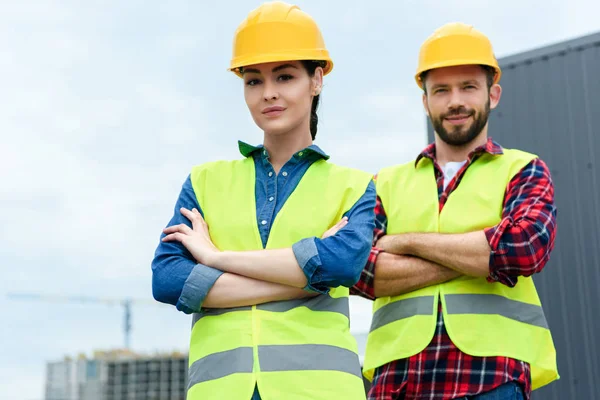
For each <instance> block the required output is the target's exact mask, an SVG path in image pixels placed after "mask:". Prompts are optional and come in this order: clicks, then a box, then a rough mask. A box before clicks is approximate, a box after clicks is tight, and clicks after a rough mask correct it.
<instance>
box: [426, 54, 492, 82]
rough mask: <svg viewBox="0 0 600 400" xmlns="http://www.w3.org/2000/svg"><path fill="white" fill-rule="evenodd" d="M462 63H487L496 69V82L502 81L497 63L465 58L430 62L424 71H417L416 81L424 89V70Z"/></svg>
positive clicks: (455, 65) (456, 65)
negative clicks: (422, 76) (422, 77)
mask: <svg viewBox="0 0 600 400" xmlns="http://www.w3.org/2000/svg"><path fill="white" fill-rule="evenodd" d="M461 65H486V66H488V67H491V68H494V70H496V75H495V76H494V84H496V83H498V82H499V81H500V78H501V77H502V70H501V69H500V67H499V66H498V65H496V64H492V63H485V62H482V61H481V60H476V59H463V60H452V61H442V62H439V63H433V64H430V65H428V67H427V69H424V70H422V71H417V74H416V75H415V81H416V82H417V85H419V87H420V88H421V89H423V82H422V81H421V75H422V74H423V73H424V72H427V71H431V70H433V69H438V68H445V67H458V66H461Z"/></svg>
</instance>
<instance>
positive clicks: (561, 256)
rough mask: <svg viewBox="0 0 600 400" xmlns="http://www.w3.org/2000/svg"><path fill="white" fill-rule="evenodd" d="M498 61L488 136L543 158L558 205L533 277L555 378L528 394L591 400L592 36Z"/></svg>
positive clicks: (597, 179)
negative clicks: (548, 250)
mask: <svg viewBox="0 0 600 400" xmlns="http://www.w3.org/2000/svg"><path fill="white" fill-rule="evenodd" d="M499 61H500V65H501V67H502V71H503V76H502V79H501V82H500V84H501V86H502V88H503V92H502V97H501V100H500V104H499V106H498V108H496V109H495V110H493V111H492V114H491V116H490V128H489V134H490V136H492V137H493V138H494V139H495V140H497V141H498V142H499V143H500V144H501V145H503V146H504V147H507V148H511V147H512V148H519V149H522V150H525V151H529V152H532V153H535V154H538V155H539V156H540V157H541V158H542V159H543V160H544V161H545V162H546V163H547V164H548V166H549V168H550V170H551V173H552V176H553V181H554V185H555V200H556V204H557V208H558V223H557V226H558V231H557V238H556V245H555V249H554V252H553V253H552V256H551V260H550V261H549V263H548V264H547V265H546V268H545V270H544V271H542V273H540V274H538V275H537V276H535V277H534V281H535V282H536V285H537V287H538V291H539V293H540V297H541V299H542V303H543V306H544V310H545V313H546V317H547V319H548V323H549V325H550V328H551V330H552V334H553V338H554V340H555V344H556V348H557V353H558V367H559V374H560V375H561V379H560V380H558V381H555V382H554V383H552V384H550V385H548V386H546V387H545V388H542V389H540V390H538V391H535V392H534V394H533V400H559V399H560V400H564V399H568V400H575V399H600V344H599V341H600V308H599V307H600V232H599V231H600V32H599V33H597V34H593V35H589V36H586V37H581V38H578V39H575V40H571V41H568V42H563V43H560V44H557V45H553V46H549V47H545V48H541V49H536V50H533V51H529V52H526V53H522V54H518V55H514V56H510V57H506V58H504V59H501V60H499ZM427 123H428V137H429V139H430V141H431V140H433V132H432V129H431V125H430V124H429V122H427Z"/></svg>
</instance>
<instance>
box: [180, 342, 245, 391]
mask: <svg viewBox="0 0 600 400" xmlns="http://www.w3.org/2000/svg"><path fill="white" fill-rule="evenodd" d="M253 365H254V355H253V352H252V347H238V348H237V349H233V350H227V351H222V352H220V353H214V354H209V355H207V356H206V357H202V358H201V359H199V360H197V361H194V363H193V364H192V365H191V366H190V369H189V376H188V378H189V383H188V390H189V389H190V388H191V387H192V386H194V385H195V384H197V383H202V382H206V381H211V380H213V379H219V378H223V377H225V376H228V375H231V374H236V373H251V372H252V367H253Z"/></svg>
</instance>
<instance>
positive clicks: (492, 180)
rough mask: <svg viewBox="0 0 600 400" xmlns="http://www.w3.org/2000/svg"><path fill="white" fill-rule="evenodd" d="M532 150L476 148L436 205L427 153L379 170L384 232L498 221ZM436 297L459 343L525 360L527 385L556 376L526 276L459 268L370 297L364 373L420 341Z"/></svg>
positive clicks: (454, 228)
mask: <svg viewBox="0 0 600 400" xmlns="http://www.w3.org/2000/svg"><path fill="white" fill-rule="evenodd" d="M535 157H536V156H535V155H533V154H529V153H525V152H522V151H518V150H511V149H504V154H503V155H491V154H487V153H486V154H484V155H482V156H481V157H480V158H478V159H477V160H476V161H475V162H474V163H473V164H472V165H471V166H469V169H468V170H467V172H466V174H465V175H464V176H463V178H462V180H461V182H460V184H459V186H458V187H457V188H456V190H455V191H454V192H452V194H451V195H450V197H449V198H448V200H447V201H446V204H445V205H444V208H443V209H442V212H441V213H440V212H439V201H438V188H437V183H436V180H435V174H434V169H433V168H434V167H433V163H432V161H431V160H430V159H428V158H423V159H421V160H420V161H419V163H418V164H417V166H416V167H415V163H414V161H413V162H410V163H407V164H403V165H400V166H394V167H389V168H386V169H384V170H382V171H381V173H380V174H378V178H377V193H378V195H379V196H380V198H381V201H382V204H383V207H384V209H385V210H386V215H387V217H388V225H387V234H390V235H394V234H400V233H407V232H441V233H464V232H472V231H477V230H482V229H484V228H486V227H491V226H494V225H496V224H498V223H499V222H500V221H501V218H502V208H503V201H504V194H505V190H506V186H507V185H508V183H509V182H510V180H511V179H512V178H513V177H514V176H515V174H516V173H517V172H518V171H519V170H521V169H522V168H523V167H524V166H525V165H527V164H528V163H529V162H530V161H531V160H532V159H534V158H535ZM439 300H441V302H442V307H443V317H444V322H445V324H446V329H447V330H448V335H449V336H450V339H451V340H452V342H453V343H454V344H455V345H456V346H457V347H458V348H459V349H460V350H461V351H463V352H465V353H467V354H470V355H473V356H482V357H483V356H505V357H510V358H515V359H518V360H523V361H526V362H528V363H529V364H530V365H531V369H532V371H531V374H532V388H533V389H537V388H540V387H542V386H544V385H546V384H548V383H550V382H552V381H553V380H555V379H558V371H557V366H556V350H555V348H554V344H553V341H552V337H551V334H550V330H549V328H548V324H547V322H546V318H545V316H544V312H543V310H542V306H541V303H540V299H539V297H538V294H537V291H536V289H535V285H534V283H533V280H532V279H531V277H519V281H518V283H517V285H516V286H515V287H514V288H509V287H507V286H506V285H503V284H501V283H489V282H487V281H486V279H485V278H474V277H466V276H463V277H460V278H457V279H454V280H451V281H449V282H446V283H443V284H440V285H434V286H430V287H426V288H423V289H420V290H416V291H414V292H411V293H408V294H405V295H401V296H394V297H383V298H378V299H377V300H376V301H375V303H374V304H373V320H372V324H371V329H370V333H369V336H368V339H367V347H366V351H365V360H364V373H365V376H366V377H367V378H368V379H372V377H373V374H374V369H375V368H377V367H379V366H382V365H384V364H387V363H389V362H391V361H393V360H399V359H405V358H408V357H410V356H413V355H415V354H417V353H419V352H421V351H422V350H423V349H425V347H426V346H427V345H428V344H429V343H430V342H431V340H432V338H433V335H434V332H435V327H436V319H437V305H438V301H439Z"/></svg>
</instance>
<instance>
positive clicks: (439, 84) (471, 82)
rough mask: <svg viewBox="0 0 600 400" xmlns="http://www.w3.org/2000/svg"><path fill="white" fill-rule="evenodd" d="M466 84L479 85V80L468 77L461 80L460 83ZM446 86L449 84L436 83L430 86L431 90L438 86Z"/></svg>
mask: <svg viewBox="0 0 600 400" xmlns="http://www.w3.org/2000/svg"><path fill="white" fill-rule="evenodd" d="M468 84H471V85H479V81H478V80H477V79H468V80H466V81H462V82H461V85H468ZM448 86H450V85H448V84H447V83H437V84H435V85H433V86H432V87H431V90H434V89H439V88H446V87H448Z"/></svg>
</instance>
